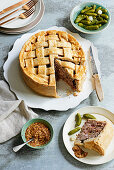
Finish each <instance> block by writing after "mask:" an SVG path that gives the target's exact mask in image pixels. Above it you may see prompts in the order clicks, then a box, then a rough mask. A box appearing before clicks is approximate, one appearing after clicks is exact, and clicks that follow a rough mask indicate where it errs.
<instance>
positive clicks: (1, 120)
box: [0, 80, 38, 143]
mask: <svg viewBox="0 0 114 170" xmlns="http://www.w3.org/2000/svg"><path fill="white" fill-rule="evenodd" d="M36 117H38V115H37V114H36V113H34V112H33V111H32V110H31V109H30V108H28V107H27V105H26V104H25V103H24V101H23V100H22V101H21V100H17V99H16V97H15V95H14V94H13V93H12V92H11V91H10V90H9V87H8V85H7V83H6V82H5V81H2V80H1V81H0V143H2V142H5V141H7V140H9V139H11V138H12V137H14V136H16V135H17V134H18V133H19V132H20V131H21V128H22V126H23V125H24V124H25V123H26V122H27V121H28V120H29V119H32V118H36Z"/></svg>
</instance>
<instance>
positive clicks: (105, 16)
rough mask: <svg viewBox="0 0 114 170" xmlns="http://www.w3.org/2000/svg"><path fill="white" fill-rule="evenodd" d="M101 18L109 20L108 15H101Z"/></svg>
mask: <svg viewBox="0 0 114 170" xmlns="http://www.w3.org/2000/svg"><path fill="white" fill-rule="evenodd" d="M100 16H101V17H103V18H105V19H108V15H106V14H101V15H100Z"/></svg>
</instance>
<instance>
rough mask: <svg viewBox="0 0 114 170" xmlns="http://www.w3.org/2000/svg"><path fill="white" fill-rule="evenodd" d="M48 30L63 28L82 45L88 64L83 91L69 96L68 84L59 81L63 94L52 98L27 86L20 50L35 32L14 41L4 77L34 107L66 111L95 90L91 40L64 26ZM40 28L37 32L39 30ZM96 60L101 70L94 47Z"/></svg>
mask: <svg viewBox="0 0 114 170" xmlns="http://www.w3.org/2000/svg"><path fill="white" fill-rule="evenodd" d="M47 30H63V31H67V32H68V33H70V34H72V35H73V36H74V37H76V39H77V40H78V41H79V43H80V44H81V45H82V48H83V49H84V52H85V55H86V65H87V78H86V81H85V83H84V86H83V91H82V92H81V93H79V95H78V96H73V94H71V95H70V96H67V94H66V91H67V89H68V86H65V83H64V82H62V83H61V82H60V81H59V82H58V83H57V90H58V93H59V94H60V95H61V98H52V97H45V96H40V95H38V94H36V93H34V92H33V91H32V90H31V89H30V88H29V87H27V86H26V85H25V83H24V81H23V79H22V76H21V72H20V67H19V60H18V56H19V52H20V50H21V48H22V46H23V44H24V43H25V42H26V41H27V40H28V38H29V37H30V36H32V35H33V34H35V33H29V34H24V35H23V36H22V37H21V38H19V39H17V40H16V42H15V43H14V46H13V49H12V50H11V51H10V52H9V54H8V59H7V61H6V62H5V64H4V77H5V79H6V80H7V82H8V83H9V85H10V88H11V90H12V91H13V92H14V93H15V94H16V96H17V98H18V99H20V100H24V101H25V103H26V104H27V105H28V106H29V107H32V108H40V109H44V110H59V111H65V110H68V109H69V108H74V107H76V106H77V105H78V104H79V103H80V102H81V101H83V100H84V99H86V98H87V97H88V96H89V95H90V93H91V92H92V91H93V87H92V82H91V70H90V65H89V47H90V45H91V42H90V41H88V40H86V39H83V38H82V37H81V36H80V35H79V34H76V33H72V32H70V31H69V30H67V29H66V28H64V27H51V28H49V29H47ZM39 31H41V30H38V31H36V32H39ZM94 53H95V60H96V63H97V66H98V70H100V66H99V65H100V63H99V60H98V54H97V49H96V48H95V47H94Z"/></svg>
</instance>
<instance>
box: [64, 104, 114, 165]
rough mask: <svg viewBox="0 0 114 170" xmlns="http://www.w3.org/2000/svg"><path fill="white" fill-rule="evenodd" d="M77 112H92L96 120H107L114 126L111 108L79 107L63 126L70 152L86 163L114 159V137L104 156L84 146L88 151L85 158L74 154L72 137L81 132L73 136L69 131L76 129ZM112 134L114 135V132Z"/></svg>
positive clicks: (99, 162)
mask: <svg viewBox="0 0 114 170" xmlns="http://www.w3.org/2000/svg"><path fill="white" fill-rule="evenodd" d="M77 113H80V114H81V115H83V114H85V113H90V114H92V115H94V116H95V117H96V120H100V121H104V120H105V121H107V122H110V123H111V124H112V126H113V127H114V114H113V113H112V112H110V111H109V110H107V109H105V108H102V107H97V106H88V107H84V108H80V109H78V110H77V111H75V112H74V113H72V114H71V115H70V116H69V118H68V119H67V120H66V122H65V124H64V127H63V142H64V145H65V147H66V149H67V150H68V152H69V153H70V154H71V155H72V156H73V157H74V158H75V159H77V160H79V161H80V162H83V163H86V164H92V165H98V164H103V163H106V162H109V161H111V160H113V159H114V137H113V139H112V141H111V143H110V145H109V146H108V148H107V150H106V153H105V155H104V156H100V155H99V154H98V153H97V152H95V151H92V150H89V149H85V148H84V147H82V149H83V150H84V151H85V152H88V155H87V156H86V157H85V158H77V157H76V156H75V155H74V152H73V150H72V147H73V146H74V141H71V140H70V138H71V137H72V138H76V134H78V133H79V132H77V133H76V134H73V135H71V136H69V135H68V132H69V131H71V130H72V129H74V127H75V116H76V114H77ZM83 124H84V120H83V121H82V123H81V125H80V127H82V125H83ZM112 135H113V136H114V134H112Z"/></svg>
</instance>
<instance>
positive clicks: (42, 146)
mask: <svg viewBox="0 0 114 170" xmlns="http://www.w3.org/2000/svg"><path fill="white" fill-rule="evenodd" d="M36 122H40V123H43V124H44V125H46V126H47V127H48V128H49V130H50V132H51V138H50V141H49V142H48V143H46V144H45V145H41V146H36V147H33V146H31V145H29V144H26V145H27V146H29V147H30V148H33V149H41V148H44V147H45V146H47V145H48V144H49V143H50V142H51V140H52V138H53V128H52V126H51V124H50V123H49V122H47V121H46V120H44V119H38V118H36V119H32V120H29V121H28V122H27V123H25V124H24V126H23V128H22V130H21V137H22V139H23V141H24V142H26V138H25V132H26V129H27V128H28V127H29V126H30V125H31V124H32V123H36Z"/></svg>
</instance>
